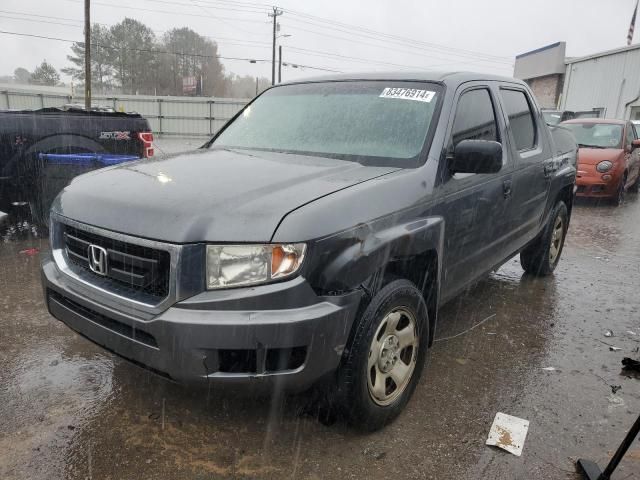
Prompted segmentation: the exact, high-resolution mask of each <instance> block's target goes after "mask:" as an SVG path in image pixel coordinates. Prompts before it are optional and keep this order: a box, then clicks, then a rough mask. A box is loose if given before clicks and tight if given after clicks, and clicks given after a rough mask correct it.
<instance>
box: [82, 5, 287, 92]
mask: <svg viewBox="0 0 640 480" xmlns="http://www.w3.org/2000/svg"><path fill="white" fill-rule="evenodd" d="M87 1H88V0H87ZM282 13H283V12H282V10H279V9H278V7H273V13H270V14H269V16H270V17H273V48H272V52H271V53H272V55H271V85H275V84H276V33H277V27H278V17H279V16H280V15H282Z"/></svg>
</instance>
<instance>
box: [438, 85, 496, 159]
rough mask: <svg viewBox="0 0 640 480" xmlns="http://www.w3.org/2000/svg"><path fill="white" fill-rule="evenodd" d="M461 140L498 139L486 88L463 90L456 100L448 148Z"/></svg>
mask: <svg viewBox="0 0 640 480" xmlns="http://www.w3.org/2000/svg"><path fill="white" fill-rule="evenodd" d="M462 140H493V141H496V142H499V141H500V139H499V137H498V124H497V122H496V115H495V110H494V108H493V102H492V101H491V95H490V94H489V90H488V89H486V88H478V89H476V90H470V91H467V92H464V93H463V94H462V95H461V96H460V98H459V100H458V107H457V108H456V116H455V118H454V121H453V129H452V131H451V144H450V149H452V148H453V147H455V146H456V145H457V144H458V143H460V142H461V141H462Z"/></svg>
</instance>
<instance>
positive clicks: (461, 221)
mask: <svg viewBox="0 0 640 480" xmlns="http://www.w3.org/2000/svg"><path fill="white" fill-rule="evenodd" d="M496 111H497V110H496V102H495V97H494V92H492V90H491V89H490V88H489V86H488V85H482V84H472V85H468V84H467V85H465V88H464V90H462V92H460V93H459V96H458V98H457V106H456V108H455V110H454V112H455V113H454V118H453V121H452V122H450V127H449V134H448V138H449V140H448V143H447V145H448V147H447V150H446V156H445V162H447V161H449V160H450V158H451V154H452V152H453V148H454V146H455V145H457V144H458V143H459V142H460V141H462V140H467V139H473V140H493V141H497V142H501V141H502V140H503V138H502V137H503V135H502V132H503V131H504V130H503V128H504V124H503V122H502V121H501V120H500V118H499V117H498V115H496ZM442 175H443V178H442V186H441V188H442V194H443V201H442V202H441V204H440V207H439V208H440V209H441V214H442V215H443V217H444V219H445V248H444V265H443V267H444V268H443V287H444V291H443V296H444V297H445V298H447V297H448V298H450V297H451V296H453V295H455V294H456V293H458V292H459V291H460V290H461V289H462V288H464V287H465V286H466V285H467V284H468V282H469V281H470V280H473V279H475V278H477V277H478V276H479V275H481V274H483V273H485V272H487V271H489V270H490V269H491V268H492V267H493V266H494V265H495V264H496V263H498V262H500V261H501V260H502V258H500V256H501V255H502V254H504V248H503V246H502V241H503V236H504V219H505V215H506V212H507V205H508V203H509V199H510V191H511V165H510V162H508V155H507V154H506V149H504V148H503V167H502V170H501V171H500V172H498V173H493V174H469V173H451V172H450V170H449V169H448V168H447V166H446V165H445V166H444V168H443V173H442Z"/></svg>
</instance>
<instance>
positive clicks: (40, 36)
mask: <svg viewBox="0 0 640 480" xmlns="http://www.w3.org/2000/svg"><path fill="white" fill-rule="evenodd" d="M0 34H4V35H15V36H20V37H30V38H40V39H44V40H55V41H58V42H67V43H78V44H83V42H79V41H77V40H70V39H67V38H58V37H48V36H45V35H35V34H31V33H21V32H9V31H6V30H0ZM91 45H93V46H95V47H101V48H106V49H108V50H115V51H125V52H141V53H151V54H166V55H176V56H183V57H196V58H217V59H222V60H239V61H246V62H250V63H271V60H269V59H262V58H243V57H227V56H222V55H205V54H198V53H184V52H173V51H170V50H157V49H150V48H124V49H120V48H117V47H113V46H111V45H104V44H101V43H91ZM296 65H297V66H298V67H300V68H308V69H311V70H321V71H324V72H333V73H342V72H340V71H339V70H333V69H329V68H323V67H314V66H312V65H302V64H296Z"/></svg>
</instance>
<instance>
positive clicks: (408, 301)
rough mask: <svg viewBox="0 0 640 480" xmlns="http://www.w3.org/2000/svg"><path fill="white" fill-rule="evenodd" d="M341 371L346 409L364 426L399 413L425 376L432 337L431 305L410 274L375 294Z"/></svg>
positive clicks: (383, 421) (342, 405) (371, 426)
mask: <svg viewBox="0 0 640 480" xmlns="http://www.w3.org/2000/svg"><path fill="white" fill-rule="evenodd" d="M354 328H355V329H356V330H355V333H354V336H353V338H352V340H351V343H350V345H349V348H348V349H347V350H346V352H345V358H344V360H343V365H342V366H341V368H340V370H339V372H338V391H339V395H340V399H339V400H340V404H339V409H340V411H341V412H342V413H343V414H344V415H345V416H346V419H347V421H348V422H349V423H350V424H352V425H353V426H355V427H357V428H360V429H362V430H367V431H374V430H378V429H380V428H382V427H383V426H384V425H386V424H388V423H390V422H391V421H392V420H393V419H395V418H396V417H397V416H398V415H399V414H400V412H402V410H403V409H404V407H405V405H406V404H407V402H408V401H409V399H410V398H411V395H412V394H413V391H414V390H415V388H416V385H417V383H418V381H419V379H420V375H421V373H422V369H423V367H424V362H425V358H426V357H425V354H426V352H427V346H428V339H429V320H428V314H427V306H426V304H425V302H424V299H423V297H422V293H421V292H420V290H418V289H417V288H416V286H415V285H414V284H413V283H411V282H409V281H408V280H394V281H392V282H391V283H389V284H388V285H386V286H385V287H383V288H382V289H381V290H380V292H379V293H378V294H377V295H376V296H375V297H374V298H373V300H372V301H371V303H370V304H369V305H368V306H367V308H366V309H365V311H364V313H363V314H362V316H361V317H360V319H359V320H358V323H357V324H356V325H355V327H354Z"/></svg>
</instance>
